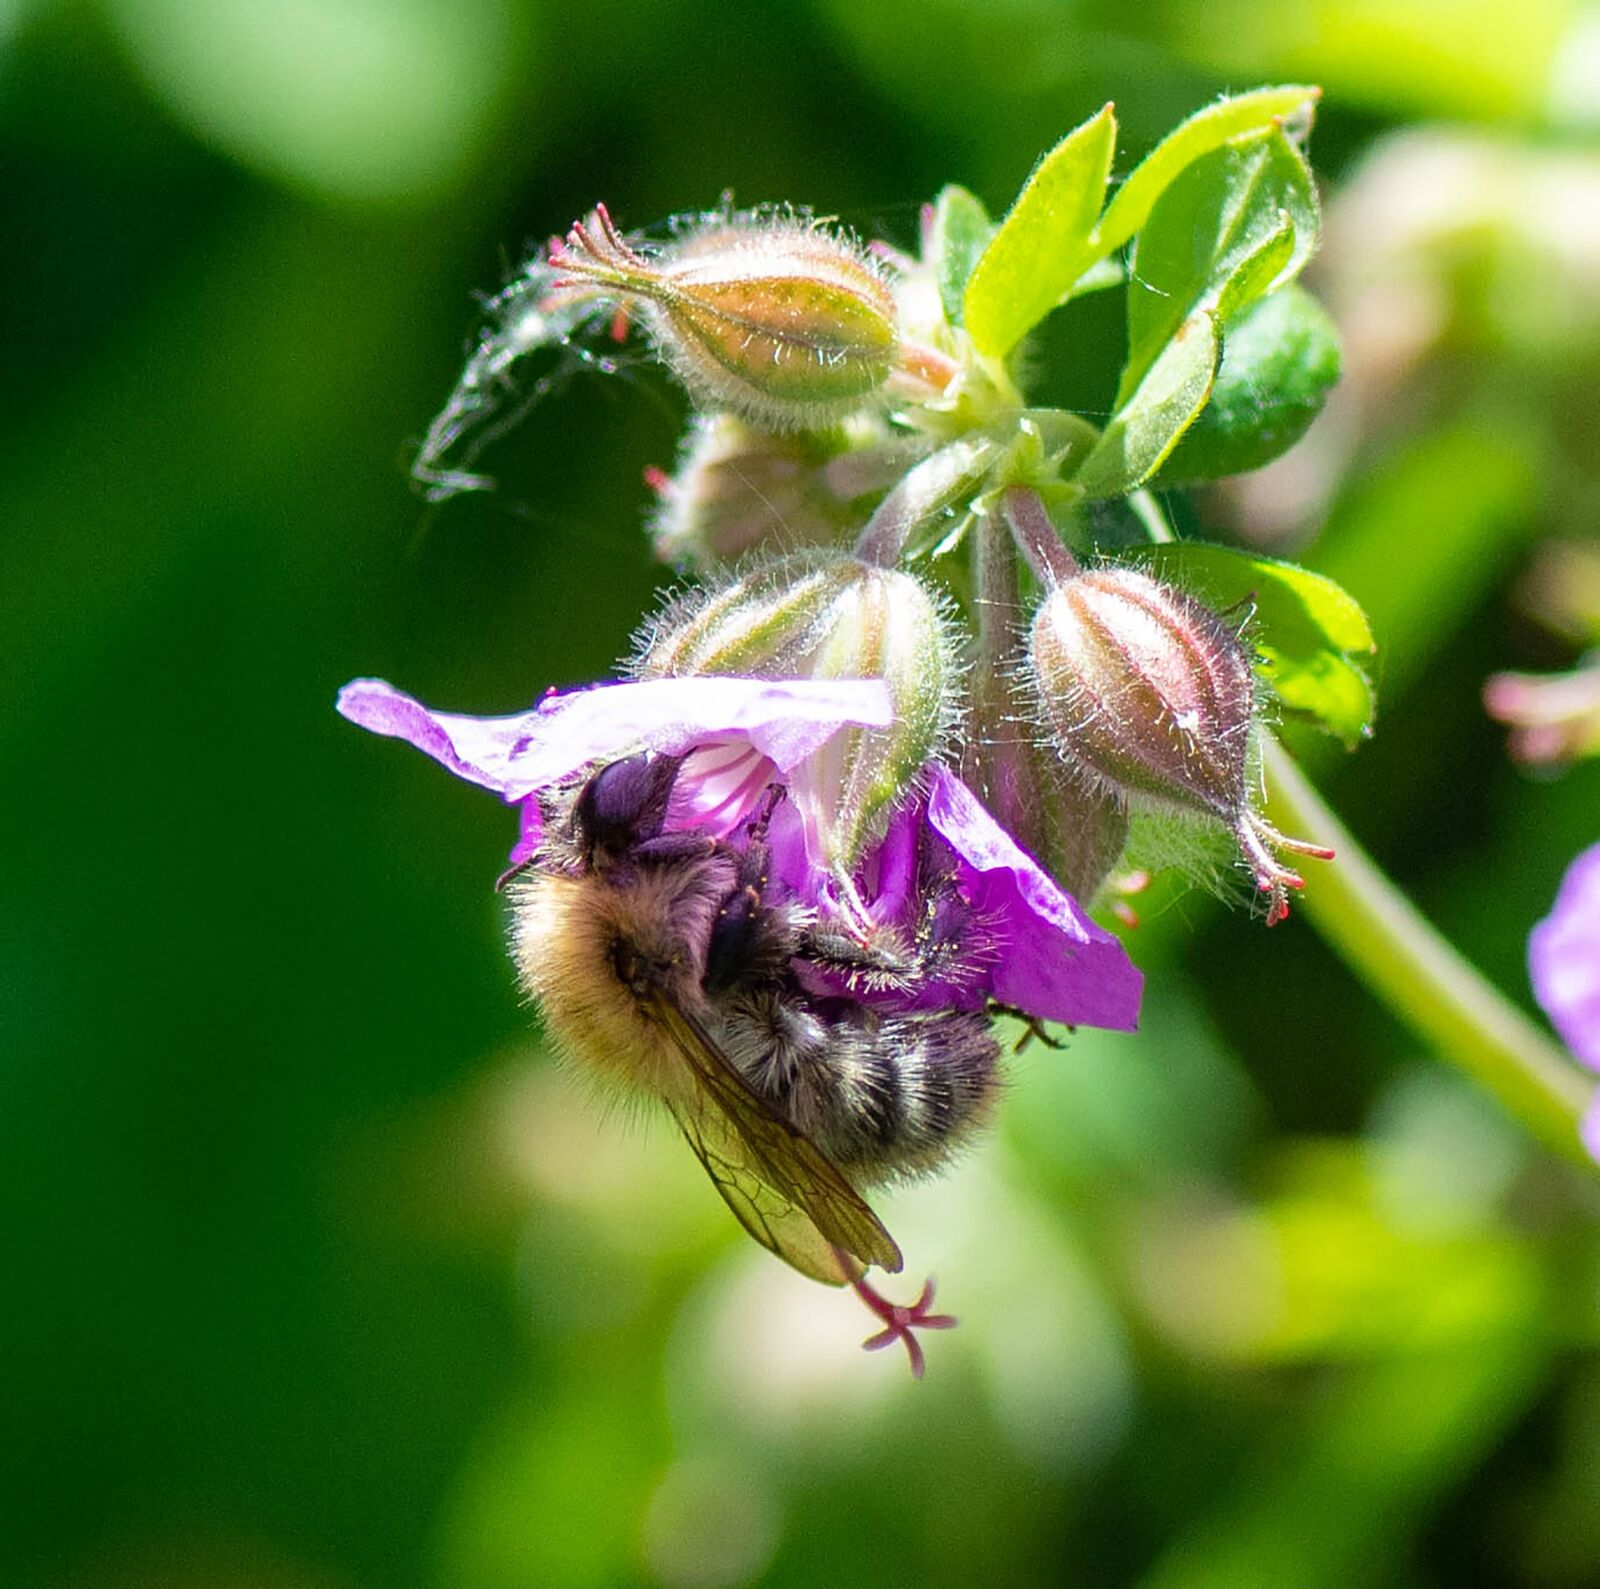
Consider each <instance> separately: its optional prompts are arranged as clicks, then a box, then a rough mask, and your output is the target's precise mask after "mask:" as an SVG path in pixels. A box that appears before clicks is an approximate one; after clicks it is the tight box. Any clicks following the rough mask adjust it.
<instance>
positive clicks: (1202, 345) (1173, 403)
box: [1076, 313, 1217, 497]
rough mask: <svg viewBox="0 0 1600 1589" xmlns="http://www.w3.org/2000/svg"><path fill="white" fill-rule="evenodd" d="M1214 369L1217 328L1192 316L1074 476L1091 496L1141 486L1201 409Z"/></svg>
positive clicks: (1206, 318)
mask: <svg viewBox="0 0 1600 1589" xmlns="http://www.w3.org/2000/svg"><path fill="white" fill-rule="evenodd" d="M1216 367H1217V327H1216V322H1215V321H1214V320H1213V318H1212V317H1211V316H1210V315H1209V314H1203V313H1202V314H1197V315H1195V316H1194V317H1193V318H1192V319H1190V320H1186V321H1185V322H1184V323H1183V324H1182V325H1181V326H1179V327H1178V330H1177V332H1176V334H1175V335H1174V336H1173V338H1172V340H1171V341H1170V342H1168V343H1167V345H1166V348H1165V349H1164V350H1163V351H1162V353H1161V356H1160V357H1159V358H1158V359H1157V360H1156V361H1155V363H1154V364H1153V365H1152V366H1151V367H1150V371H1149V373H1148V374H1147V375H1146V376H1145V378H1144V379H1143V380H1142V381H1141V382H1140V383H1139V388H1138V390H1137V391H1136V392H1134V394H1133V396H1132V397H1131V398H1129V400H1128V401H1127V402H1126V403H1124V404H1123V405H1122V406H1121V407H1120V408H1118V410H1117V412H1116V413H1115V414H1113V415H1112V416H1111V423H1110V424H1109V425H1107V426H1106V428H1105V432H1104V434H1103V435H1102V436H1101V437H1100V441H1099V443H1098V444H1097V445H1096V447H1095V449H1094V451H1093V452H1091V453H1090V454H1089V456H1088V457H1087V458H1086V459H1085V460H1084V463H1083V467H1082V469H1080V470H1079V471H1078V474H1077V477H1076V478H1077V483H1078V484H1079V485H1080V486H1082V487H1083V489H1084V491H1085V492H1086V493H1087V494H1088V495H1090V496H1092V497H1113V496H1119V495H1121V494H1122V493H1123V492H1126V491H1132V490H1133V489H1134V488H1135V487H1137V486H1140V485H1143V484H1144V482H1145V481H1146V480H1148V479H1149V478H1150V476H1151V475H1153V474H1154V473H1155V472H1156V470H1157V469H1159V468H1160V467H1161V464H1162V462H1163V460H1164V459H1165V458H1166V456H1167V454H1168V453H1170V452H1171V451H1172V449H1173V448H1174V447H1175V446H1177V444H1178V440H1179V438H1180V437H1181V436H1182V435H1183V433H1184V431H1186V430H1187V429H1188V428H1189V426H1190V425H1191V424H1193V423H1194V419H1195V416H1196V415H1197V414H1198V413H1199V412H1200V410H1201V409H1202V408H1204V407H1205V402H1206V398H1207V397H1208V396H1210V393H1211V382H1212V379H1213V376H1214V374H1215V372H1216Z"/></svg>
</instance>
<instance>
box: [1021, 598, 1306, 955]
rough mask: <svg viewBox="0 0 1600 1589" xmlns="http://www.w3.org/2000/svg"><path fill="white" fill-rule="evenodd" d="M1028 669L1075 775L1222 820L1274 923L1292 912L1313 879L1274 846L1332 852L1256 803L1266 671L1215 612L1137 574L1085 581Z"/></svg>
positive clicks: (1035, 648)
mask: <svg viewBox="0 0 1600 1589" xmlns="http://www.w3.org/2000/svg"><path fill="white" fill-rule="evenodd" d="M1029 665H1030V671H1031V676H1032V680H1033V684H1034V688H1035V691H1036V693H1037V697H1038V701H1039V704H1040V707H1041V709H1042V712H1043V715H1044V719H1045V722H1046V724H1047V725H1048V727H1049V730H1050V734H1051V738H1052V740H1053V741H1054V744H1055V746H1056V749H1057V751H1058V752H1059V753H1060V755H1061V757H1062V760H1063V761H1064V762H1065V763H1066V764H1067V766H1068V767H1069V769H1071V770H1072V771H1073V772H1075V773H1076V774H1077V775H1078V776H1079V777H1080V778H1082V779H1083V780H1084V781H1085V782H1086V783H1088V784H1089V785H1090V786H1099V787H1101V788H1102V789H1106V790H1109V791H1111V792H1114V793H1115V794H1116V795H1117V796H1118V797H1119V798H1120V799H1122V800H1125V801H1128V802H1129V803H1131V804H1136V805H1138V804H1142V805H1145V806H1149V807H1154V808H1156V809H1161V810H1166V811H1170V812H1174V813H1176V814H1178V815H1186V816H1198V817H1203V818H1209V819H1211V820H1213V821H1216V822H1219V823H1220V824H1221V825H1222V826H1223V827H1225V828H1226V829H1227V830H1228V831H1229V832H1230V833H1232V834H1233V836H1234V838H1235V839H1236V840H1237V841H1238V844H1239V847H1240V849H1241V850H1242V851H1243V852H1244V855H1245V859H1246V860H1247V862H1248V863H1249V865H1250V867H1251V869H1252V871H1253V872H1254V874H1255V879H1256V885H1257V887H1258V888H1260V889H1261V891H1262V892H1263V893H1265V894H1267V895H1269V903H1268V908H1267V920H1268V923H1269V924H1270V923H1273V922H1276V921H1281V920H1282V919H1283V917H1284V916H1286V915H1287V914H1288V903H1287V897H1286V891H1287V890H1288V889H1291V888H1294V889H1298V888H1302V887H1304V883H1303V881H1302V880H1301V878H1300V877H1299V876H1298V875H1297V874H1296V873H1295V872H1294V871H1293V870H1291V869H1290V868H1288V867H1286V866H1285V865H1283V863H1282V862H1281V861H1279V860H1278V859H1277V857H1276V855H1275V854H1274V853H1273V852H1274V850H1275V849H1277V848H1282V849H1287V850H1291V851H1296V852H1298V853H1301V854H1307V855H1317V856H1322V857H1326V856H1327V854H1328V852H1326V851H1323V850H1320V849H1319V848H1317V847H1316V846H1313V845H1309V844H1303V843H1301V842H1299V841H1298V840H1292V839H1285V838H1284V837H1283V836H1282V835H1281V834H1279V833H1278V832H1276V831H1275V830H1274V829H1273V828H1272V827H1270V826H1269V825H1268V824H1267V822H1266V821H1265V820H1264V819H1263V818H1262V817H1261V816H1259V815H1258V814H1257V813H1256V812H1255V811H1254V810H1253V809H1252V806H1251V799H1250V787H1249V774H1248V769H1249V760H1250V751H1251V736H1252V733H1253V731H1254V727H1255V719H1256V691H1255V675H1254V671H1253V669H1252V666H1251V662H1250V657H1249V654H1248V652H1247V651H1246V650H1245V648H1244V646H1243V645H1242V644H1241V643H1240V641H1239V637H1238V636H1237V635H1236V634H1235V633H1234V632H1233V630H1232V629H1231V628H1229V626H1228V625H1227V624H1226V623H1224V622H1223V620H1222V619H1221V618H1219V617H1218V616H1217V614H1216V613H1214V612H1212V611H1211V609H1210V608H1209V607H1205V606H1203V605H1202V604H1201V603H1200V602H1198V601H1196V600H1194V598H1193V597H1191V596H1186V595H1184V594H1183V593H1182V592H1181V591H1177V590H1174V589H1172V588H1171V587H1170V586H1168V585H1164V584H1162V583H1161V582H1160V581H1158V580H1155V579H1152V578H1150V576H1149V575H1147V574H1141V573H1137V572H1135V571H1133V570H1131V569H1126V568H1100V569H1094V570H1091V571H1089V572H1086V573H1077V574H1075V575H1072V576H1070V577H1068V578H1065V579H1063V580H1062V581H1061V582H1060V583H1059V584H1057V585H1056V586H1055V587H1054V588H1053V589H1052V590H1051V591H1050V593H1049V595H1048V596H1046V598H1045V600H1044V603H1043V605H1042V606H1041V607H1040V609H1039V612H1038V614H1037V616H1036V617H1035V619H1034V622H1033V631H1032V637H1031V644H1030V652H1029Z"/></svg>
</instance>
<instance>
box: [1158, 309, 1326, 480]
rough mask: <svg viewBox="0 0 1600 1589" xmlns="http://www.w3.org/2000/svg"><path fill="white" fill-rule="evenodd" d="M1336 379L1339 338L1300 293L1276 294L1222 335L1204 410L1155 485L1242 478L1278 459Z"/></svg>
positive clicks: (1317, 410) (1315, 412)
mask: <svg viewBox="0 0 1600 1589" xmlns="http://www.w3.org/2000/svg"><path fill="white" fill-rule="evenodd" d="M1338 379H1339V335H1338V332H1337V331H1336V330H1335V329H1334V325H1333V321H1332V320H1331V319H1330V318H1329V316H1328V312H1327V311H1326V310H1325V309H1324V308H1323V307H1322V305H1321V304H1319V303H1318V302H1317V300H1316V299H1315V298H1313V297H1312V296H1311V294H1310V293H1308V292H1307V291H1305V289H1304V288H1302V287H1298V286H1294V285H1290V286H1288V287H1280V288H1279V289H1278V291H1277V292H1275V293H1273V294H1272V296H1271V297H1270V298H1263V299H1262V300H1261V301H1260V302H1259V303H1256V304H1253V305H1252V306H1251V307H1250V308H1249V309H1248V310H1247V311H1246V312H1245V313H1244V314H1242V315H1241V316H1240V317H1239V318H1238V319H1237V320H1235V321H1234V322H1233V323H1232V324H1231V325H1230V326H1229V327H1228V328H1227V330H1226V331H1224V332H1223V335H1222V363H1221V364H1220V365H1219V366H1218V369H1217V379H1216V384H1215V385H1214V386H1213V387H1212V388H1211V401H1210V402H1209V403H1207V404H1206V406H1205V411H1204V412H1203V413H1202V414H1201V415H1200V417H1199V418H1198V419H1197V420H1196V421H1195V422H1194V424H1193V425H1191V426H1190V427H1189V429H1188V431H1186V432H1185V434H1184V437H1183V440H1182V441H1180V442H1179V443H1178V445H1177V448H1176V449H1175V450H1174V451H1173V453H1172V456H1171V457H1170V458H1168V459H1167V461H1166V462H1165V463H1164V464H1163V465H1162V466H1161V474H1160V477H1159V479H1158V480H1157V482H1156V483H1157V484H1158V485H1162V486H1172V485H1188V484H1192V483H1194V482H1195V481H1199V480H1218V479H1221V478H1222V477H1223V476H1224V475H1232V474H1246V473H1248V472H1249V471H1250V470H1251V469H1259V468H1260V467H1261V466H1262V465H1263V464H1266V463H1271V461H1272V460H1273V459H1274V458H1276V457H1278V456H1279V455H1280V454H1282V453H1285V452H1287V451H1288V450H1289V448H1291V447H1292V446H1293V445H1294V444H1295V443H1296V442H1297V441H1299V439H1300V438H1301V437H1302V436H1303V435H1304V434H1305V431H1306V427H1307V426H1308V425H1309V424H1310V423H1311V421H1312V420H1313V419H1315V418H1316V417H1317V415H1318V414H1319V413H1320V412H1321V411H1322V405H1323V403H1324V401H1325V400H1326V399H1327V396H1328V392H1329V390H1330V389H1331V387H1332V386H1333V384H1334V382H1335V381H1337V380H1338Z"/></svg>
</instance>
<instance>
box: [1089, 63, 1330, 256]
mask: <svg viewBox="0 0 1600 1589" xmlns="http://www.w3.org/2000/svg"><path fill="white" fill-rule="evenodd" d="M1321 94H1322V90H1321V89H1320V88H1310V87H1307V86H1306V85H1304V84H1300V83H1295V84H1290V85H1288V86H1287V87H1283V88H1258V89H1256V90H1255V91H1254V92H1253V93H1249V94H1239V95H1237V96H1236V97H1234V98H1233V99H1220V100H1218V101H1217V103H1216V104H1214V105H1208V106H1207V107H1206V108H1205V109H1204V110H1202V111H1199V112H1197V113H1196V114H1195V115H1193V116H1191V117H1190V118H1189V119H1188V120H1187V121H1186V122H1184V123H1183V124H1182V125H1181V126H1180V127H1178V128H1177V129H1176V130H1175V131H1174V132H1171V133H1169V134H1168V135H1167V136H1166V137H1165V138H1163V139H1162V141H1161V142H1160V143H1158V144H1157V145H1156V147H1155V148H1154V149H1152V150H1151V151H1150V153H1149V154H1148V155H1146V156H1145V158H1144V159H1143V160H1142V161H1140V163H1139V164H1138V165H1137V166H1136V167H1135V168H1134V171H1133V174H1132V175H1131V176H1130V177H1129V178H1128V180H1127V181H1126V182H1124V183H1123V184H1122V186H1121V187H1120V188H1119V189H1118V190H1117V194H1116V197H1115V198H1113V199H1112V201H1111V203H1110V204H1108V205H1107V206H1106V213H1105V215H1104V216H1103V217H1102V219H1101V221H1100V224H1099V226H1097V227H1096V228H1095V234H1094V252H1095V256H1096V257H1097V258H1098V257H1103V256H1104V255H1106V254H1109V253H1110V252H1111V250H1112V249H1114V248H1121V247H1122V245H1123V244H1124V243H1125V242H1127V241H1128V239H1129V238H1130V237H1132V236H1133V234H1134V233H1135V232H1137V231H1138V230H1139V229H1140V228H1141V227H1142V226H1143V225H1144V223H1145V222H1146V220H1148V219H1149V217H1150V212H1151V211H1152V210H1153V209H1154V208H1155V206H1156V200H1157V199H1159V198H1160V197H1161V195H1162V193H1163V192H1164V191H1165V190H1166V189H1167V188H1168V187H1169V186H1171V184H1172V183H1173V181H1175V180H1176V178H1177V176H1178V174H1179V173H1180V172H1182V171H1183V170H1184V169H1185V168H1186V167H1187V166H1190V165H1192V164H1193V163H1194V162H1195V161H1196V160H1198V159H1200V157H1201V156H1202V155H1206V154H1209V153H1210V152H1211V151H1212V150H1213V149H1218V148H1220V147H1221V146H1222V145H1223V144H1225V143H1228V142H1229V141H1230V140H1232V139H1234V138H1238V137H1241V136H1243V135H1245V134H1247V133H1252V132H1262V131H1265V130H1266V129H1267V128H1269V127H1275V126H1278V125H1280V124H1285V125H1287V124H1298V123H1299V122H1302V121H1304V122H1305V123H1306V124H1307V125H1309V118H1310V114H1311V111H1312V110H1313V108H1314V107H1315V106H1316V103H1317V100H1318V99H1319V98H1320V97H1321Z"/></svg>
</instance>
